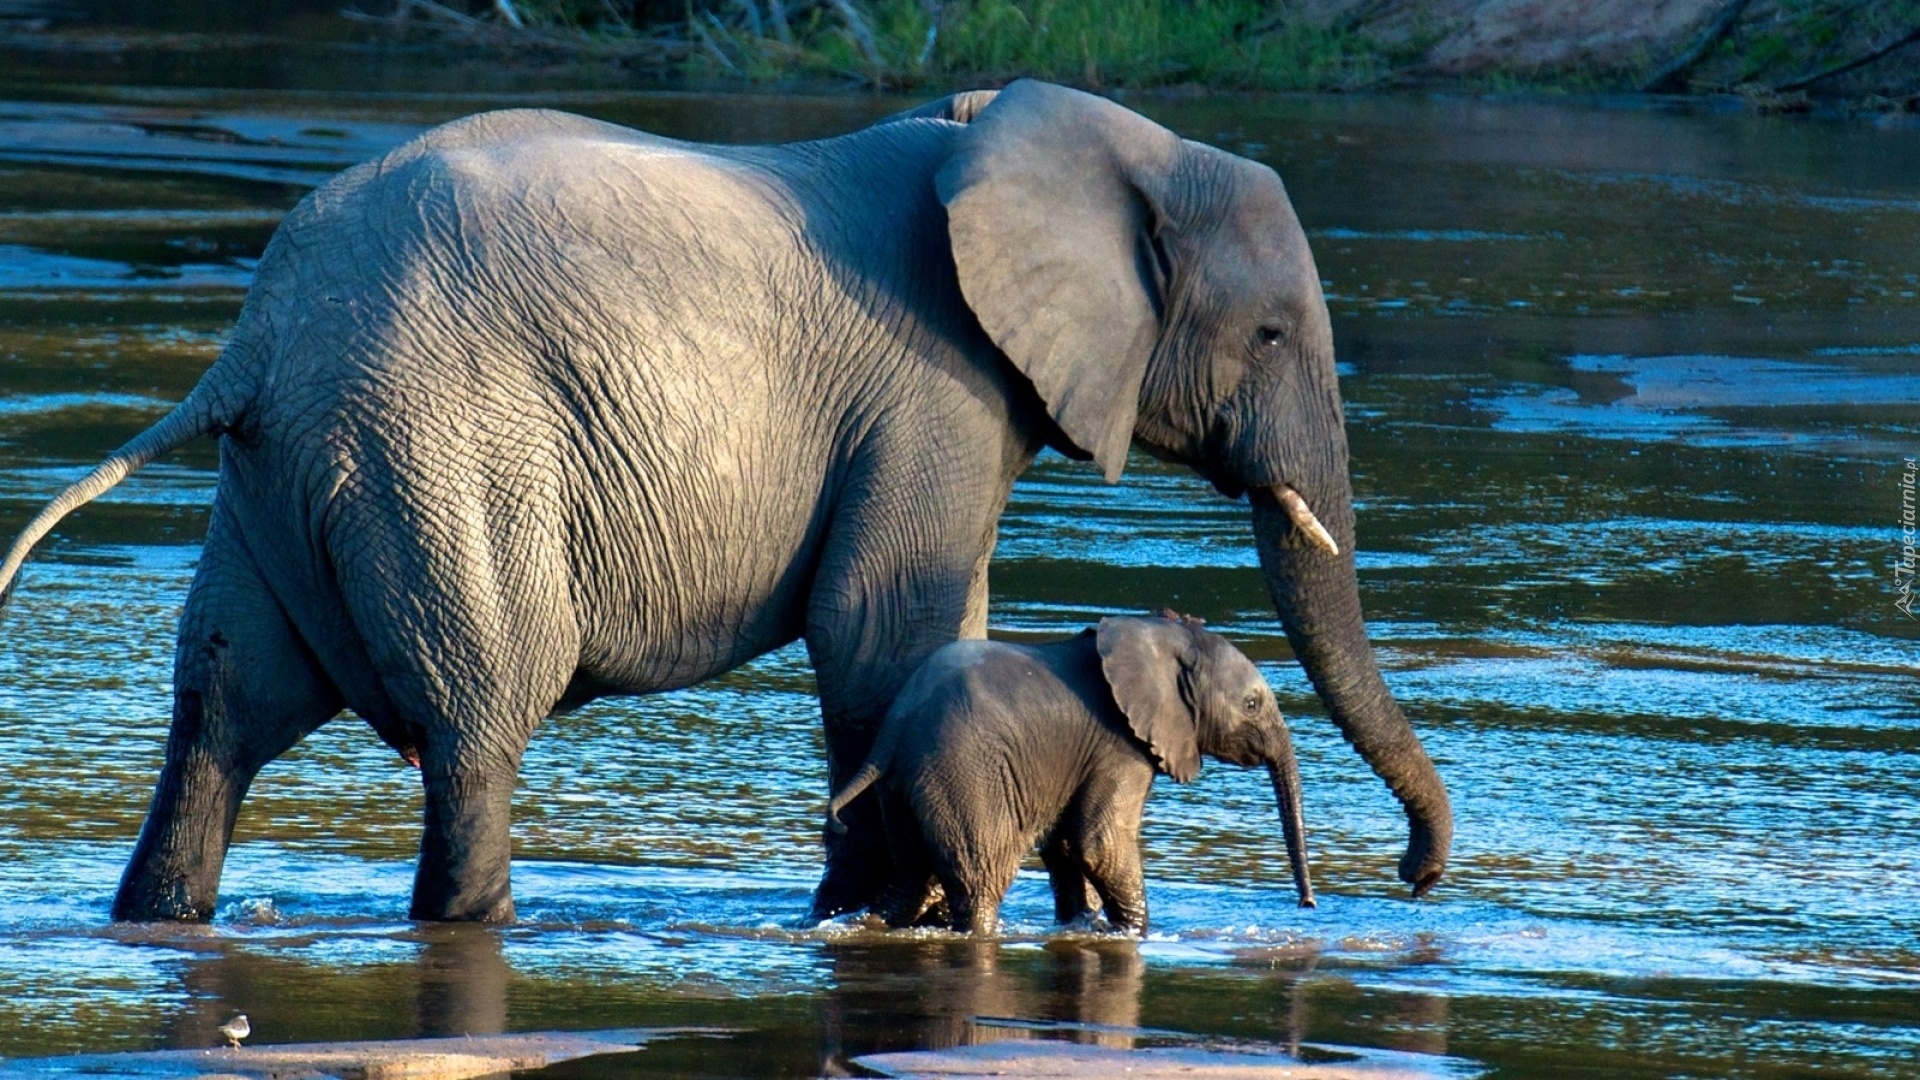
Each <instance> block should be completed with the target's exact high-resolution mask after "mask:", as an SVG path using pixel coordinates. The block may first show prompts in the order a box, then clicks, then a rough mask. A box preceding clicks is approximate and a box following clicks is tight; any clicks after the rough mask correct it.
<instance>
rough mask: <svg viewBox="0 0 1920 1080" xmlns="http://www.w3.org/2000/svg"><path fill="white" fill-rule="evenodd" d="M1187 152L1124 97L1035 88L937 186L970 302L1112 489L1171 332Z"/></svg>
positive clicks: (991, 122) (1021, 86) (1023, 91)
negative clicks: (1172, 247) (1162, 337)
mask: <svg viewBox="0 0 1920 1080" xmlns="http://www.w3.org/2000/svg"><path fill="white" fill-rule="evenodd" d="M1181 145H1182V144H1181V142H1180V139H1179V137H1178V136H1176V135H1174V134H1173V132H1171V131H1168V130H1167V129H1165V128H1163V127H1161V126H1160V125H1158V124H1155V123H1154V122H1153V121H1151V120H1148V119H1147V118H1145V117H1143V116H1140V115H1139V114H1137V113H1133V112H1130V111H1128V110H1126V109H1124V108H1121V107H1120V106H1118V105H1115V104H1114V103H1113V102H1111V101H1107V100H1105V99H1103V98H1098V97H1094V96H1093V95H1091V94H1085V93H1081V92H1080V91H1078V90H1068V89H1066V88H1064V87H1059V86H1052V85H1049V84H1047V83H1041V82H1033V81H1030V80H1023V81H1020V82H1016V83H1014V84H1013V85H1011V86H1009V87H1007V88H1006V89H1004V90H1002V91H1000V94H999V96H998V97H996V98H995V99H993V101H992V102H991V103H990V104H988V105H987V106H986V107H985V108H984V109H982V110H980V112H979V114H978V115H977V116H975V117H974V118H973V122H972V123H971V124H969V125H968V127H967V130H966V131H965V132H963V133H961V134H960V136H959V137H958V138H957V139H956V141H955V149H954V151H953V155H952V157H951V158H949V159H948V161H947V163H946V164H945V165H944V166H943V167H942V168H941V170H940V174H939V176H938V178H937V180H936V183H937V185H938V189H939V193H940V201H941V202H942V203H944V204H946V207H947V233H948V237H949V240H950V241H951V243H952V245H953V262H954V267H955V268H956V269H957V270H958V271H959V276H960V291H961V292H962V293H963V294H964V295H965V296H966V300H967V305H968V306H969V307H971V308H972V309H973V313H974V316H975V317H976V318H978V319H979V320H980V325H981V326H982V327H983V328H984V329H985V330H986V332H987V336H989V337H990V338H992V339H993V343H994V344H995V345H997V346H999V347H1000V351H1001V352H1003V353H1005V354H1006V355H1007V358H1008V359H1009V360H1011V361H1013V363H1014V366H1015V367H1017V368H1019V369H1020V371H1021V373H1022V374H1024V375H1026V377H1027V378H1028V379H1029V380H1031V381H1032V383H1033V386H1034V389H1035V390H1037V391H1039V393H1040V397H1041V400H1043V401H1045V402H1046V404H1047V411H1048V412H1049V413H1050V414H1051V415H1052V416H1053V420H1054V423H1056V424H1058V425H1059V426H1060V430H1061V431H1062V432H1063V433H1064V434H1065V435H1066V437H1067V438H1068V439H1069V440H1071V441H1072V443H1073V444H1074V447H1075V448H1077V449H1079V450H1080V451H1082V452H1083V453H1084V454H1085V455H1087V456H1090V457H1092V458H1093V459H1094V461H1096V462H1098V463H1099V465H1100V467H1101V469H1102V470H1104V471H1105V473H1106V476H1107V480H1108V481H1110V482H1111V481H1113V480H1117V479H1119V477H1120V470H1121V469H1122V468H1124V467H1125V465H1126V458H1127V447H1128V446H1129V445H1130V444H1131V442H1132V441H1133V428H1134V423H1135V415H1136V413H1137V412H1138V411H1139V402H1140V383H1141V380H1142V379H1144V378H1145V376H1146V370H1147V361H1148V359H1149V358H1150V357H1151V356H1152V354H1153V348H1154V343H1155V341H1156V340H1157V339H1158V337H1159V333H1160V313H1161V310H1162V306H1163V305H1162V297H1161V295H1160V285H1159V277H1160V270H1159V266H1158V259H1159V257H1158V256H1157V255H1156V251H1155V247H1154V241H1153V234H1154V231H1155V229H1156V227H1157V226H1158V224H1159V223H1160V220H1161V210H1160V207H1161V205H1162V202H1163V200H1162V199H1161V198H1159V197H1158V193H1160V192H1162V191H1164V190H1165V187H1166V182H1167V179H1168V177H1169V175H1170V174H1171V171H1172V169H1173V167H1174V163H1175V162H1176V161H1177V160H1178V156H1179V154H1180V150H1181Z"/></svg>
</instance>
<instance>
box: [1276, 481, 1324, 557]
mask: <svg viewBox="0 0 1920 1080" xmlns="http://www.w3.org/2000/svg"><path fill="white" fill-rule="evenodd" d="M1273 497H1274V498H1275V499H1277V500H1279V502H1280V507H1281V509H1283V510H1285V511H1286V512H1287V518H1288V520H1290V521H1292V522H1293V527H1294V528H1296V529H1299V530H1301V531H1302V532H1304V533H1306V534H1307V539H1309V540H1311V541H1313V546H1315V547H1317V548H1319V549H1321V550H1322V551H1325V552H1326V553H1327V554H1329V555H1338V554H1340V545H1339V544H1336V543H1334V540H1333V534H1332V533H1330V532H1328V531H1327V527H1326V526H1325V525H1322V524H1320V519H1319V518H1317V517H1314V516H1313V511H1312V510H1311V509H1309V508H1308V507H1307V500H1305V499H1303V498H1301V497H1300V493H1299V492H1297V491H1295V490H1293V489H1292V488H1290V487H1288V486H1287V485H1285V484H1275V485H1274V487H1273Z"/></svg>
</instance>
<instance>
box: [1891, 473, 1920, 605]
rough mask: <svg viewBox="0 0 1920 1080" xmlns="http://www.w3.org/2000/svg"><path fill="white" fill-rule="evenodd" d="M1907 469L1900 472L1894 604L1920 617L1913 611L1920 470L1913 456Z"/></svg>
mask: <svg viewBox="0 0 1920 1080" xmlns="http://www.w3.org/2000/svg"><path fill="white" fill-rule="evenodd" d="M1906 465H1907V469H1906V471H1905V472H1903V473H1901V474H1900V557H1899V558H1898V559H1896V560H1894V564H1893V593H1894V598H1893V606H1894V607H1897V608H1899V609H1900V610H1901V611H1903V612H1905V613H1906V616H1907V618H1909V619H1914V618H1920V616H1916V615H1914V613H1913V574H1914V554H1913V534H1914V525H1913V477H1914V474H1915V473H1916V472H1920V467H1916V466H1915V464H1914V459H1913V458H1908V459H1906Z"/></svg>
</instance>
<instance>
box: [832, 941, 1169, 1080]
mask: <svg viewBox="0 0 1920 1080" xmlns="http://www.w3.org/2000/svg"><path fill="white" fill-rule="evenodd" d="M824 952H825V955H826V957H827V961H828V970H829V972H830V976H831V978H832V980H833V985H834V993H833V994H832V995H831V997H829V998H828V999H827V1002H826V1004H825V1006H824V1009H823V1013H822V1031H821V1039H822V1045H821V1068H822V1071H823V1072H828V1073H829V1074H833V1075H851V1074H850V1073H847V1072H844V1071H841V1072H837V1073H835V1072H834V1070H845V1069H846V1067H847V1063H848V1062H849V1061H850V1060H851V1059H853V1058H856V1057H859V1056H861V1055H864V1054H873V1053H881V1052H885V1051H889V1050H909V1049H929V1050H944V1049H946V1048H948V1047H953V1046H971V1045H973V1044H975V1043H983V1042H997V1041H1000V1040H1004V1039H1029V1038H1036V1037H1039V1036H1040V1034H1041V1032H1043V1031H1045V1032H1046V1033H1047V1036H1048V1037H1065V1038H1069V1039H1072V1040H1074V1041H1077V1042H1088V1043H1094V1044H1097V1045H1101V1046H1113V1047H1120V1048H1126V1047H1131V1046H1132V1045H1133V1044H1134V1041H1135V1039H1136V1038H1137V1037H1138V1034H1139V1031H1138V1029H1139V1026H1140V994H1141V989H1142V987H1143V985H1144V976H1145V972H1146V965H1145V962H1144V961H1143V960H1142V959H1141V957H1140V953H1139V949H1138V947H1137V946H1136V945H1135V944H1134V943H1133V942H1130V941H1107V942H1098V941H1077V940H1071V939H1060V940H1056V941H1053V942H1049V943H1048V944H1047V945H1046V946H1045V947H1044V948H1036V949H1031V950H1023V951H1022V955H1020V956H1019V962H1012V963H1010V962H1009V959H1008V957H1007V956H1006V955H1004V950H1003V948H1002V946H1001V945H1000V944H999V943H997V942H979V941H961V940H921V941H882V942H872V943H867V942H858V943H844V944H843V943H833V944H829V945H827V946H826V948H825V950H824ZM1056 1032H1057V1034H1056Z"/></svg>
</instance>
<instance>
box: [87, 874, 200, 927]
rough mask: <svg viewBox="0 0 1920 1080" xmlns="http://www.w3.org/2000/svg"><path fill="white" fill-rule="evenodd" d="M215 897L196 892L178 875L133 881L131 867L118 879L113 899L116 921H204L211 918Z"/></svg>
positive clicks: (142, 878)
mask: <svg viewBox="0 0 1920 1080" xmlns="http://www.w3.org/2000/svg"><path fill="white" fill-rule="evenodd" d="M217 899H218V894H217V893H216V892H214V891H213V889H211V888H208V889H202V890H196V889H195V888H194V887H193V884H192V883H191V882H190V881H188V880H187V878H185V877H184V876H181V875H171V876H165V877H160V878H158V879H155V878H152V877H149V876H147V875H145V874H141V875H139V876H138V878H137V879H136V876H135V874H134V873H133V867H131V866H129V867H128V873H127V875H126V876H125V877H123V878H121V880H120V891H119V892H118V893H116V894H114V897H113V919H114V921H115V922H207V921H209V920H210V919H212V918H213V909H214V904H215V902H216V901H217Z"/></svg>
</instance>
